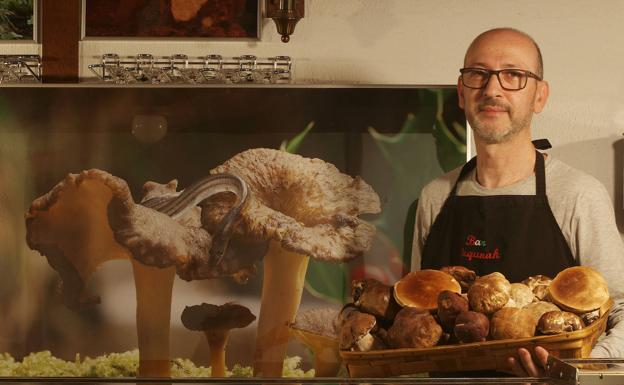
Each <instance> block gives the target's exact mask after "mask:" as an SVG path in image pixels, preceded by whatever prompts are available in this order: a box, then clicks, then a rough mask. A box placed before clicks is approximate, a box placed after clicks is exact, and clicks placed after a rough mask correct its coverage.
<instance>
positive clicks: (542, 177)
mask: <svg viewBox="0 0 624 385" xmlns="http://www.w3.org/2000/svg"><path fill="white" fill-rule="evenodd" d="M476 166H477V157H476V156H475V157H473V158H472V159H470V160H469V161H468V162H467V163H466V164H465V165H464V166H463V167H462V169H461V171H460V173H459V176H458V177H457V180H456V181H455V184H454V185H453V189H452V190H451V192H450V194H449V196H452V197H454V196H455V195H457V186H458V184H459V181H460V180H462V179H464V178H465V177H466V176H467V175H468V173H469V172H471V171H472V170H474V168H475V167H476ZM545 168H546V167H545V165H544V155H542V153H541V152H539V151H537V150H535V167H534V172H535V195H537V196H541V197H546V171H545Z"/></svg>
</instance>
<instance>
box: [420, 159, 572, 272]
mask: <svg viewBox="0 0 624 385" xmlns="http://www.w3.org/2000/svg"><path fill="white" fill-rule="evenodd" d="M476 159H477V158H476V157H475V158H472V159H471V160H470V161H469V162H468V163H466V164H465V165H464V167H463V168H462V170H461V173H460V174H459V177H458V178H457V181H456V182H455V185H454V186H453V189H452V190H451V192H450V194H449V196H448V198H447V199H446V202H445V203H444V205H443V206H442V209H441V210H440V213H439V214H438V216H437V217H436V219H435V221H434V223H433V226H432V227H431V231H430V233H429V236H428V237H427V240H426V242H425V246H424V248H423V252H422V262H421V268H422V269H439V268H440V267H443V266H451V265H462V266H465V267H467V268H469V269H471V270H474V271H475V272H476V273H477V275H479V276H481V275H485V274H489V273H492V272H495V271H498V272H500V273H502V274H503V275H505V277H506V278H507V279H508V280H509V281H510V282H520V281H522V280H523V279H525V278H527V277H529V276H532V275H536V274H543V275H546V276H549V277H551V278H554V277H555V275H557V273H558V272H560V271H561V270H563V269H565V268H567V267H570V266H575V265H577V264H578V263H577V262H576V260H575V258H574V256H573V255H572V252H571V251H570V247H569V246H568V243H567V242H566V240H565V238H564V236H563V234H562V233H561V229H560V228H559V225H558V224H557V221H556V220H555V217H554V216H553V213H552V211H551V209H550V205H549V204H548V199H547V197H546V179H545V171H544V157H543V155H542V154H541V153H540V152H538V151H536V160H535V183H536V194H535V195H493V196H457V186H458V183H459V181H460V180H462V179H463V178H465V177H466V176H467V175H468V173H470V171H472V170H473V169H474V168H475V167H476V164H477V161H476Z"/></svg>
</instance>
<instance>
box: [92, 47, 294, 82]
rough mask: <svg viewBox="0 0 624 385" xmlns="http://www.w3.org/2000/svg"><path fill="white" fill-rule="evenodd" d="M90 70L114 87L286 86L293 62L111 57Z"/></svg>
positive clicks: (246, 58) (241, 58)
mask: <svg viewBox="0 0 624 385" xmlns="http://www.w3.org/2000/svg"><path fill="white" fill-rule="evenodd" d="M89 69H90V70H91V71H92V72H93V73H94V74H95V75H96V76H97V77H98V79H99V80H101V81H103V82H106V83H115V84H133V83H134V84H136V83H148V84H161V83H182V84H197V83H236V84H238V83H289V82H290V80H291V76H292V60H291V58H290V57H288V56H275V57H269V58H266V59H258V58H257V57H256V56H253V55H242V56H237V57H232V58H224V57H222V56H221V55H207V56H204V57H196V58H189V57H188V56H187V55H183V54H176V55H172V56H162V57H155V56H154V55H151V54H139V55H136V56H130V57H123V58H122V57H120V56H119V55H117V54H114V53H111V54H105V55H102V57H101V58H100V63H98V64H91V65H89Z"/></svg>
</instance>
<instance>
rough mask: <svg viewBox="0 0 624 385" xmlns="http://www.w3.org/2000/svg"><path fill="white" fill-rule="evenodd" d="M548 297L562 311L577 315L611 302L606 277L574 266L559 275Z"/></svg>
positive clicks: (551, 286)
mask: <svg viewBox="0 0 624 385" xmlns="http://www.w3.org/2000/svg"><path fill="white" fill-rule="evenodd" d="M548 295H549V297H550V298H551V299H552V301H553V302H554V303H556V304H557V305H559V306H560V307H561V308H562V309H564V310H568V311H571V312H573V313H577V314H583V313H587V312H590V311H593V310H596V309H599V308H600V307H601V306H602V305H604V304H605V303H606V302H607V301H608V300H609V288H608V286H607V282H606V281H605V279H604V277H603V276H602V275H601V274H600V273H599V272H597V271H596V270H594V269H592V268H591V267H588V266H573V267H568V268H567V269H564V270H562V271H560V272H559V274H557V276H556V277H555V278H554V279H553V281H552V283H551V284H550V286H548Z"/></svg>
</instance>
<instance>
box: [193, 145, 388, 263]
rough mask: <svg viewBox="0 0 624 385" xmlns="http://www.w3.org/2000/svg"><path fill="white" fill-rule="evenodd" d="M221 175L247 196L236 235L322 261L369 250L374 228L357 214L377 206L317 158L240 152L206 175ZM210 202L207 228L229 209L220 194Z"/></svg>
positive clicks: (354, 181) (357, 184)
mask: <svg viewBox="0 0 624 385" xmlns="http://www.w3.org/2000/svg"><path fill="white" fill-rule="evenodd" d="M222 172H227V173H231V174H234V175H237V176H239V177H240V178H242V179H243V180H245V182H246V183H247V187H248V188H249V191H250V193H251V194H250V196H249V198H248V202H247V205H246V206H245V207H244V208H243V209H242V211H241V221H240V222H239V224H238V227H237V231H238V232H239V233H241V234H244V235H246V236H251V237H253V238H254V239H260V240H275V241H278V242H279V243H280V245H281V246H282V247H283V248H284V249H286V250H289V251H292V252H296V253H300V254H303V255H307V256H310V257H312V258H315V259H319V260H324V261H347V260H350V259H353V258H355V257H357V256H360V255H362V254H363V253H364V252H365V251H366V250H368V249H369V248H370V245H371V242H372V238H373V236H374V234H375V227H374V226H373V225H371V224H369V223H367V222H365V221H363V220H362V219H360V218H358V215H360V214H365V213H378V212H380V203H379V196H378V195H377V194H376V193H375V192H374V191H373V189H372V188H371V186H369V185H368V184H366V183H365V182H364V181H363V180H362V179H361V178H359V177H356V178H352V177H350V176H349V175H346V174H343V173H341V172H340V171H339V170H338V169H337V168H336V167H335V166H334V165H332V164H330V163H327V162H325V161H323V160H320V159H310V158H304V157H302V156H299V155H296V154H290V153H287V152H285V151H280V150H272V149H264V148H258V149H251V150H247V151H243V152H241V153H239V154H237V155H235V156H234V157H232V158H231V159H229V160H227V161H226V162H225V163H224V164H222V165H221V166H219V167H216V168H215V169H213V170H211V173H222ZM210 202H211V204H210V205H206V207H205V209H204V212H203V215H202V222H203V223H205V224H207V225H208V227H207V228H208V229H211V228H212V227H214V226H216V225H217V223H219V221H220V220H221V218H222V217H223V215H225V213H226V212H227V210H229V207H231V205H232V200H231V199H228V198H226V197H224V196H219V195H217V196H215V197H214V198H212V199H211V200H210ZM211 226H212V227H211Z"/></svg>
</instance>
